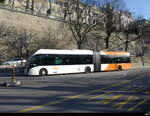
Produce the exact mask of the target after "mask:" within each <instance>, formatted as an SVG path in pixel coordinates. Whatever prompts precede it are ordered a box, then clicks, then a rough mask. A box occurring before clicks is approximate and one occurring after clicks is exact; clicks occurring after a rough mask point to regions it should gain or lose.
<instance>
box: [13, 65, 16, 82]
mask: <svg viewBox="0 0 150 116" xmlns="http://www.w3.org/2000/svg"><path fill="white" fill-rule="evenodd" d="M12 82H16V72H15V67H13V68H12Z"/></svg>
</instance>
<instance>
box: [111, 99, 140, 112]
mask: <svg viewBox="0 0 150 116" xmlns="http://www.w3.org/2000/svg"><path fill="white" fill-rule="evenodd" d="M137 99H139V97H136V96H129V97H128V98H127V99H126V100H125V101H123V102H120V103H118V104H115V105H114V107H117V108H118V109H122V108H123V107H124V106H125V105H126V104H128V103H129V102H131V101H135V100H137Z"/></svg>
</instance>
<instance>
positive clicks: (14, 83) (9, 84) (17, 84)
mask: <svg viewBox="0 0 150 116" xmlns="http://www.w3.org/2000/svg"><path fill="white" fill-rule="evenodd" d="M21 84H22V82H21V81H17V80H16V72H15V66H13V67H12V75H11V82H5V83H3V84H2V86H5V87H20V85H21Z"/></svg>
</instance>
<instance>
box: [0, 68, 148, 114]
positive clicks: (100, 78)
mask: <svg viewBox="0 0 150 116" xmlns="http://www.w3.org/2000/svg"><path fill="white" fill-rule="evenodd" d="M9 80H10V76H9V75H6V74H4V76H3V75H2V73H1V74H0V83H3V82H5V81H9ZM17 80H20V81H22V82H23V84H22V86H21V87H2V86H1V87H0V112H3V113H5V112H11V113H39V112H40V113H62V112H63V113H64V112H65V113H87V112H90V113H132V112H133V113H147V112H149V111H150V68H149V67H145V68H134V69H132V70H129V71H120V72H116V71H113V72H95V73H90V74H69V75H55V76H47V77H24V76H23V75H19V73H18V76H17Z"/></svg>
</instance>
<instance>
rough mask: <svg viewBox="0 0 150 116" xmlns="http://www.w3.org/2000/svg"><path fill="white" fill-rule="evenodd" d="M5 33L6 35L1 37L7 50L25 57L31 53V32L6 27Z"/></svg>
mask: <svg viewBox="0 0 150 116" xmlns="http://www.w3.org/2000/svg"><path fill="white" fill-rule="evenodd" d="M5 33H6V36H5V38H3V41H4V44H5V45H6V46H7V47H8V50H10V49H11V51H14V53H15V54H16V55H17V56H18V57H26V58H27V57H28V56H29V55H30V54H31V50H32V49H31V45H32V39H33V33H32V32H28V31H27V30H26V29H23V28H19V29H16V28H15V27H8V29H7V31H6V32H5Z"/></svg>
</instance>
